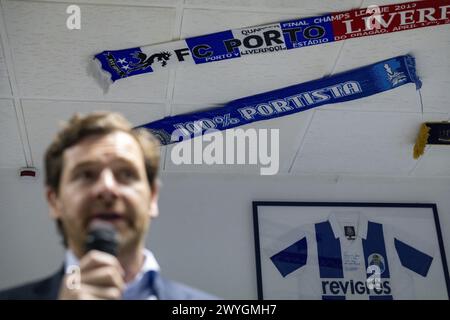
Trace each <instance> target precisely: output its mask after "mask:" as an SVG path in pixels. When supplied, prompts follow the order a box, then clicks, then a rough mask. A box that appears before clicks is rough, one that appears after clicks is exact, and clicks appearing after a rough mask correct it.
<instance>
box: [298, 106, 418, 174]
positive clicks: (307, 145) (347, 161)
mask: <svg viewBox="0 0 450 320" xmlns="http://www.w3.org/2000/svg"><path fill="white" fill-rule="evenodd" d="M337 108H338V106H337ZM420 122H421V117H420V115H419V114H412V113H387V112H355V111H332V110H319V111H316V113H315V115H314V118H313V120H312V123H311V125H310V127H309V130H308V132H307V134H306V138H305V141H304V144H303V146H302V149H301V152H300V154H299V156H298V157H297V159H296V161H295V164H294V166H293V172H295V173H325V174H326V173H333V174H363V175H366V174H367V175H371V174H374V175H399V176H401V175H407V174H408V173H409V171H410V170H411V169H412V168H413V167H414V165H415V160H414V159H413V157H412V148H413V144H414V139H415V137H416V134H417V127H418V124H420Z"/></svg>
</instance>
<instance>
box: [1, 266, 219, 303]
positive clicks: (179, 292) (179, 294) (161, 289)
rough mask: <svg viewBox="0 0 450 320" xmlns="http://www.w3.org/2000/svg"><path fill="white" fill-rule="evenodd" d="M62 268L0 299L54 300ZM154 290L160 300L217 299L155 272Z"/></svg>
mask: <svg viewBox="0 0 450 320" xmlns="http://www.w3.org/2000/svg"><path fill="white" fill-rule="evenodd" d="M63 276H64V269H63V268H61V270H59V271H58V272H57V273H55V274H53V275H52V276H50V277H48V278H45V279H42V280H38V281H35V282H31V283H28V284H25V285H22V286H19V287H15V288H11V289H7V290H4V291H0V300H6V299H8V300H55V299H57V297H58V292H59V288H60V286H61V281H62V278H63ZM154 281H155V282H154V286H155V291H156V293H157V296H158V299H160V300H211V299H218V298H217V297H214V296H212V295H210V294H207V293H205V292H202V291H200V290H197V289H194V288H191V287H188V286H186V285H184V284H181V283H178V282H175V281H171V280H169V279H166V278H164V277H162V276H161V275H160V274H159V273H157V274H156V277H155V280H154Z"/></svg>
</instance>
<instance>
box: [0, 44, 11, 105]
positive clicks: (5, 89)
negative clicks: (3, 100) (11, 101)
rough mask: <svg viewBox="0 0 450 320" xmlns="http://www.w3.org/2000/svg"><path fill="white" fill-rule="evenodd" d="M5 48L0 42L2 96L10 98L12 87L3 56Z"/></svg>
mask: <svg viewBox="0 0 450 320" xmlns="http://www.w3.org/2000/svg"><path fill="white" fill-rule="evenodd" d="M3 51H4V48H3V47H2V43H1V42H0V96H3V97H10V96H11V86H10V84H9V77H8V69H7V67H6V62H5V57H4V56H3Z"/></svg>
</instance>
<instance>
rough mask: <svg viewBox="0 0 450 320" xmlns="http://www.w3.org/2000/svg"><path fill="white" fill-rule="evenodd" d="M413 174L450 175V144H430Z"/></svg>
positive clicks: (420, 175) (419, 175)
mask: <svg viewBox="0 0 450 320" xmlns="http://www.w3.org/2000/svg"><path fill="white" fill-rule="evenodd" d="M412 176H418V177H422V176H427V177H429V176H434V177H449V176H450V146H448V145H447V146H445V145H442V146H439V145H428V146H426V149H425V153H424V154H423V155H422V156H421V157H420V158H419V163H418V165H417V167H416V168H415V169H414V171H413V173H412Z"/></svg>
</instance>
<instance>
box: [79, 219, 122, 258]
mask: <svg viewBox="0 0 450 320" xmlns="http://www.w3.org/2000/svg"><path fill="white" fill-rule="evenodd" d="M118 242H119V241H118V239H117V231H116V228H115V227H114V226H113V225H112V224H110V223H108V222H104V221H94V222H93V223H92V224H91V226H90V228H89V233H88V235H87V237H86V244H85V248H86V252H88V251H90V250H99V251H103V252H106V253H109V254H111V255H113V256H115V257H116V256H117V247H118V244H119V243H118Z"/></svg>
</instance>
